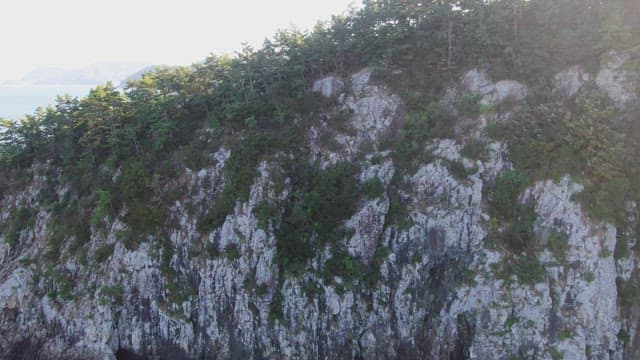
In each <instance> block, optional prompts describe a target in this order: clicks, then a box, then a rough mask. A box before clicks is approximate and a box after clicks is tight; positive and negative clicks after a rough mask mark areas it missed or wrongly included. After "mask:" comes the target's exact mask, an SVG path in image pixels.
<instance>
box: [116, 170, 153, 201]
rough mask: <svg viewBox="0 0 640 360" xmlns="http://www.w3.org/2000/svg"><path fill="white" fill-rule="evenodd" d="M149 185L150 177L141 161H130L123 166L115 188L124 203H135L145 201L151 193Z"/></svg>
mask: <svg viewBox="0 0 640 360" xmlns="http://www.w3.org/2000/svg"><path fill="white" fill-rule="evenodd" d="M150 185H151V177H150V175H149V173H148V171H147V169H146V168H145V167H144V164H143V163H142V161H140V160H137V159H132V160H129V161H128V162H126V163H125V164H124V166H123V168H122V174H120V176H119V177H118V180H117V186H118V190H119V191H120V193H121V194H122V197H123V199H124V201H125V202H127V203H136V202H141V201H143V200H144V199H146V198H147V196H148V195H149V194H150V192H151V189H150Z"/></svg>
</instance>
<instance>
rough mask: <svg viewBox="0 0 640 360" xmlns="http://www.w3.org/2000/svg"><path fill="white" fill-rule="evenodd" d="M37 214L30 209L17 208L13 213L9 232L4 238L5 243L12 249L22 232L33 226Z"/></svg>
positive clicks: (24, 207)
mask: <svg viewBox="0 0 640 360" xmlns="http://www.w3.org/2000/svg"><path fill="white" fill-rule="evenodd" d="M36 215H37V212H36V211H35V210H33V209H31V208H30V207H26V206H23V207H19V208H18V210H16V211H14V212H13V214H12V216H11V220H10V225H9V232H8V233H7V235H6V236H5V242H6V243H7V244H9V245H11V246H12V247H14V246H15V245H17V244H18V241H19V240H20V234H21V233H22V231H23V230H25V229H28V228H30V227H33V226H34V225H35V220H36V219H35V217H36Z"/></svg>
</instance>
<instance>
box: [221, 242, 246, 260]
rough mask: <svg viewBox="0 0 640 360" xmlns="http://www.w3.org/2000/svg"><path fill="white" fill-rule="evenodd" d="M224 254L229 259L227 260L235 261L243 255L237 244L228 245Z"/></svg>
mask: <svg viewBox="0 0 640 360" xmlns="http://www.w3.org/2000/svg"><path fill="white" fill-rule="evenodd" d="M224 254H225V256H226V257H227V259H229V260H231V261H234V260H238V259H239V258H240V257H241V256H242V254H241V253H240V247H238V245H237V244H233V243H231V244H227V246H225V248H224Z"/></svg>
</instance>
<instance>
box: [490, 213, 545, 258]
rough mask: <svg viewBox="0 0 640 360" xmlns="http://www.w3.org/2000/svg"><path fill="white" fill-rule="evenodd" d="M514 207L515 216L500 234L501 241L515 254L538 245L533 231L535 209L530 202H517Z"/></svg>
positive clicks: (528, 250) (527, 250)
mask: <svg viewBox="0 0 640 360" xmlns="http://www.w3.org/2000/svg"><path fill="white" fill-rule="evenodd" d="M514 208H515V214H514V217H513V218H512V219H511V221H510V222H509V223H508V224H507V225H506V228H505V229H504V230H503V231H502V232H501V233H500V234H499V235H498V237H499V241H500V243H501V244H503V245H504V246H506V248H507V249H508V250H509V251H511V252H513V253H515V254H520V253H522V252H530V251H531V250H534V249H535V246H536V245H537V244H536V239H535V236H534V233H533V224H534V223H535V221H536V212H535V209H534V208H533V206H531V205H528V204H525V205H521V204H517V205H515V206H514Z"/></svg>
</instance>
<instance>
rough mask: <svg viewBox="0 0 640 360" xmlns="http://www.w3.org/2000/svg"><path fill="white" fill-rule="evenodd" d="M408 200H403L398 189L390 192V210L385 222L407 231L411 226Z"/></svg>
mask: <svg viewBox="0 0 640 360" xmlns="http://www.w3.org/2000/svg"><path fill="white" fill-rule="evenodd" d="M407 206H408V204H407V200H406V199H404V198H403V196H402V195H401V194H400V192H399V191H398V189H397V188H395V187H394V188H392V189H390V190H389V210H388V211H387V217H386V219H385V222H386V224H387V225H396V226H398V227H399V228H400V229H406V228H408V227H409V226H410V225H411V219H410V218H409V209H408V208H407Z"/></svg>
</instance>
